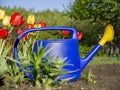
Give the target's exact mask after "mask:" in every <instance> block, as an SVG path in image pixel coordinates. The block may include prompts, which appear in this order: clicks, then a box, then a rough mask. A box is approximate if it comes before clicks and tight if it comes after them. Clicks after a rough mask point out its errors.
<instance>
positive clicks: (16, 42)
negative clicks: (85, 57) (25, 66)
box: [14, 27, 78, 67]
mask: <svg viewBox="0 0 120 90" xmlns="http://www.w3.org/2000/svg"><path fill="white" fill-rule="evenodd" d="M45 30H68V31H71V32H72V39H78V37H77V31H76V29H75V28H70V27H45V28H33V29H28V30H26V31H25V32H23V33H22V34H20V35H19V36H18V38H17V39H16V41H15V43H14V57H15V59H17V60H18V61H20V59H19V57H18V52H17V46H18V44H19V41H20V39H21V38H22V37H23V36H24V35H26V34H28V33H29V32H36V31H45ZM18 66H19V67H20V64H18Z"/></svg>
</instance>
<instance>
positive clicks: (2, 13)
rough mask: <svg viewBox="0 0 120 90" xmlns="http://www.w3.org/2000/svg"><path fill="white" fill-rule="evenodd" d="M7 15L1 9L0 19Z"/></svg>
mask: <svg viewBox="0 0 120 90" xmlns="http://www.w3.org/2000/svg"><path fill="white" fill-rule="evenodd" d="M4 17H5V11H4V10H2V9H0V20H2V19H3V18H4Z"/></svg>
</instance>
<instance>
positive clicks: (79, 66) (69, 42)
mask: <svg viewBox="0 0 120 90" xmlns="http://www.w3.org/2000/svg"><path fill="white" fill-rule="evenodd" d="M108 29H109V31H110V32H112V33H109V34H112V36H111V39H113V36H114V32H113V28H112V27H110V28H109V27H108V28H107V30H108ZM44 30H69V31H71V32H72V38H70V39H62V40H38V41H36V42H35V44H34V48H33V52H35V53H36V52H37V51H38V48H39V46H40V44H41V43H42V47H43V48H44V47H46V46H47V45H48V49H50V48H52V47H54V48H53V49H52V50H51V52H50V53H48V56H54V55H56V56H58V58H66V57H67V59H66V60H65V62H64V63H69V64H70V65H68V66H64V67H63V68H62V70H64V71H67V72H68V73H67V74H65V75H62V76H58V77H57V78H56V80H58V81H61V80H65V79H67V80H69V82H73V81H76V80H78V79H79V78H80V77H81V72H82V70H83V69H84V68H85V66H86V65H87V64H88V63H89V61H90V60H91V59H92V58H93V57H94V56H95V54H97V52H98V51H99V50H100V49H101V48H102V46H103V45H104V44H105V43H106V42H107V40H106V37H104V38H103V39H101V40H100V42H99V43H98V44H97V45H96V46H95V47H94V48H93V49H92V50H91V52H90V53H89V54H88V55H87V56H86V57H85V58H80V56H79V49H78V47H79V46H78V38H77V30H76V29H75V28H70V27H46V28H35V29H29V30H27V31H25V32H24V33H22V34H21V35H20V36H18V38H17V39H16V41H15V44H14V57H15V58H16V60H18V61H20V59H19V57H18V54H17V53H18V51H17V46H18V43H19V41H20V39H21V38H22V37H23V36H24V35H25V34H27V33H29V32H36V31H44ZM104 36H106V35H104ZM108 37H109V36H108ZM108 37H107V38H108ZM111 39H109V41H112V40H111ZM51 62H54V59H53V60H51ZM18 67H21V64H18ZM29 68H32V67H29ZM25 75H26V76H28V77H29V78H31V79H33V80H34V76H33V75H32V74H30V73H28V72H25Z"/></svg>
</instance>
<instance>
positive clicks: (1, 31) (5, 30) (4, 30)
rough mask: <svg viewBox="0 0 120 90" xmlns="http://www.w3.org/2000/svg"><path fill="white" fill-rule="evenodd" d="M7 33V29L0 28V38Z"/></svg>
mask: <svg viewBox="0 0 120 90" xmlns="http://www.w3.org/2000/svg"><path fill="white" fill-rule="evenodd" d="M8 34H9V31H8V30H7V29H3V28H0V39H6V38H7V36H8Z"/></svg>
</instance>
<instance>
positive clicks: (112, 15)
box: [69, 0, 120, 49]
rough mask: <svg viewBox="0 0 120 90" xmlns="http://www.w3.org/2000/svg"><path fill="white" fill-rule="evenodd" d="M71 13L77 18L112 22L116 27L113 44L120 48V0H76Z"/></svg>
mask: <svg viewBox="0 0 120 90" xmlns="http://www.w3.org/2000/svg"><path fill="white" fill-rule="evenodd" d="M69 14H70V17H71V18H74V19H75V20H90V21H92V22H101V24H102V23H103V25H105V24H107V23H111V24H112V25H113V26H114V29H115V39H114V45H113V46H117V47H118V48H119V49H120V0H75V2H74V3H73V4H72V5H70V10H69Z"/></svg>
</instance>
